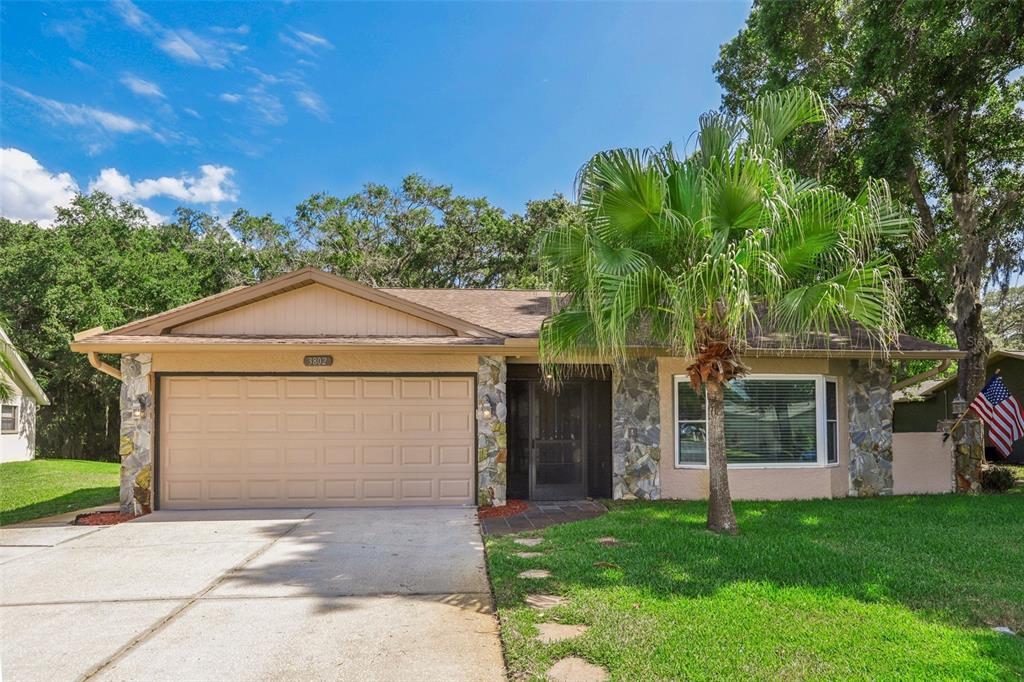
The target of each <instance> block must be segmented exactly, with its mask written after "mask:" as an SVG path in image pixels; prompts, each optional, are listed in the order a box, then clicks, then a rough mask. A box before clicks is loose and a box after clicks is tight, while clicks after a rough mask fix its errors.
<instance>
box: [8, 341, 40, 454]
mask: <svg viewBox="0 0 1024 682" xmlns="http://www.w3.org/2000/svg"><path fill="white" fill-rule="evenodd" d="M0 353H3V354H4V357H6V358H7V360H8V364H9V365H10V369H11V371H10V372H8V371H6V370H5V369H4V366H3V365H0V382H3V383H5V384H6V385H7V386H9V387H10V388H11V389H12V390H11V393H12V394H13V396H12V397H11V399H10V400H5V401H0V462H20V461H24V460H27V459H32V458H33V457H35V454H36V408H37V407H38V406H39V405H49V404H50V401H49V399H48V398H47V397H46V394H45V393H43V389H42V388H41V387H40V386H39V383H38V382H37V381H36V378H35V377H34V376H32V371H31V370H29V368H28V365H26V364H25V360H24V358H22V357H21V354H20V353H18V351H17V349H16V348H15V347H14V344H13V343H11V337H9V336H8V335H7V332H6V331H4V330H3V328H0Z"/></svg>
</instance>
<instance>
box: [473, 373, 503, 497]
mask: <svg viewBox="0 0 1024 682" xmlns="http://www.w3.org/2000/svg"><path fill="white" fill-rule="evenodd" d="M506 376H507V369H506V365H505V358H504V357H501V356H497V355H494V356H490V355H481V356H480V366H479V369H478V370H477V380H476V447H477V456H476V459H477V490H478V496H477V501H478V503H479V504H480V506H482V507H490V506H493V507H503V506H505V483H506V481H507V478H506V471H505V462H506V460H507V459H508V441H507V424H506V417H507V416H508V406H507V402H506V398H505V379H506Z"/></svg>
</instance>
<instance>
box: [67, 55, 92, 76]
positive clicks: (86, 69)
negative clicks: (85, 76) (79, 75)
mask: <svg viewBox="0 0 1024 682" xmlns="http://www.w3.org/2000/svg"><path fill="white" fill-rule="evenodd" d="M68 63H69V64H71V66H73V67H75V68H76V69H78V70H79V71H81V72H83V73H96V69H94V68H93V67H91V66H90V65H88V64H86V63H85V62H83V61H82V60H81V59H75V58H74V57H71V58H69V59H68Z"/></svg>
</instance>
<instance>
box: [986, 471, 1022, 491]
mask: <svg viewBox="0 0 1024 682" xmlns="http://www.w3.org/2000/svg"><path fill="white" fill-rule="evenodd" d="M1016 482H1017V480H1016V478H1015V477H1014V475H1013V472H1012V471H1011V470H1010V468H1009V467H1003V466H986V467H985V468H984V469H982V470H981V488H982V490H985V491H986V492H990V493H1004V492H1006V491H1007V490H1009V489H1010V488H1012V487H1013V486H1014V484H1016Z"/></svg>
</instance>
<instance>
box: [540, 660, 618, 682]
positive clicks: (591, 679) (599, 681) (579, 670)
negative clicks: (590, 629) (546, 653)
mask: <svg viewBox="0 0 1024 682" xmlns="http://www.w3.org/2000/svg"><path fill="white" fill-rule="evenodd" d="M548 679H549V680H552V682H605V680H607V679H608V671H607V670H605V669H604V668H601V667H598V666H596V665H594V664H593V663H590V662H588V661H585V660H583V659H582V658H580V657H578V656H570V657H569V658H563V659H562V660H560V661H559V662H558V663H555V664H554V665H553V666H551V667H550V668H548Z"/></svg>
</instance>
